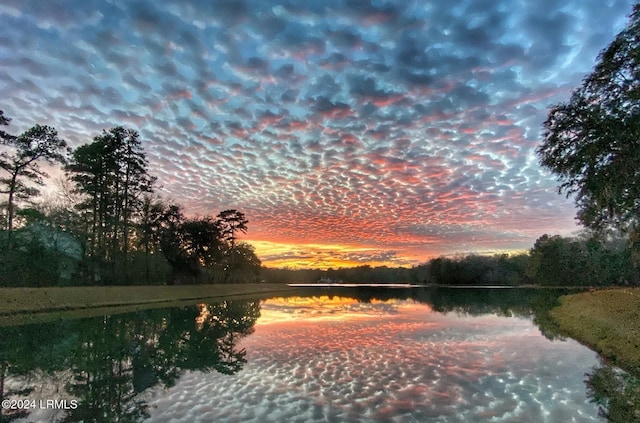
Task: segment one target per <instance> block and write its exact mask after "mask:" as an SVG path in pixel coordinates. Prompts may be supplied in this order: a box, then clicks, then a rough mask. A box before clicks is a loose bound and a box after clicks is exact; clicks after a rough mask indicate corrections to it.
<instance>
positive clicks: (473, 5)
mask: <svg viewBox="0 0 640 423" xmlns="http://www.w3.org/2000/svg"><path fill="white" fill-rule="evenodd" d="M632 3H633V2H632V1H631V0H621V1H609V2H607V1H602V0H584V1H583V0H568V1H566V0H563V1H560V0H544V1H538V2H513V1H510V0H496V1H491V2H477V1H471V0H465V1H460V2H455V4H454V3H452V2H450V1H448V0H438V1H429V2H423V1H409V0H407V1H405V0H398V1H386V0H384V1H375V2H374V1H371V2H369V1H348V0H326V1H315V2H304V1H302V2H289V1H273V0H266V1H265V0H238V1H228V0H212V1H163V2H153V1H150V0H143V1H139V2H128V1H124V2H115V1H114V2H111V1H98V0H96V1H87V0H82V1H80V0H64V1H63V0H51V1H36V0H6V1H3V2H2V4H1V5H0V39H2V42H1V43H0V60H1V61H2V67H1V68H0V92H1V93H2V105H1V106H0V107H1V109H2V110H3V111H4V113H5V115H6V116H8V117H10V118H12V122H11V125H10V126H9V127H7V130H8V131H9V132H11V133H19V132H21V131H23V130H25V129H26V128H28V127H31V126H33V125H34V124H47V125H51V126H54V127H55V128H56V129H57V130H58V132H59V134H60V135H61V136H62V137H63V138H65V139H67V140H68V142H69V144H70V145H71V146H72V147H77V146H78V145H80V144H84V143H87V142H90V141H91V140H92V138H93V137H94V136H96V135H98V134H99V133H100V131H101V130H102V129H105V128H110V127H114V126H117V125H122V126H126V127H130V128H133V129H135V130H137V131H139V132H140V135H141V137H140V139H141V140H142V142H143V147H144V149H145V151H146V152H147V155H148V158H149V161H150V172H151V173H152V174H154V175H155V176H157V177H158V186H159V187H160V188H159V189H158V192H159V194H161V195H162V196H163V197H164V198H166V199H171V200H174V201H176V202H177V203H180V204H182V205H183V206H184V208H185V211H186V212H187V213H188V214H190V215H194V216H195V215H200V216H202V215H213V216H215V215H216V214H217V213H218V212H219V211H221V210H225V209H237V210H241V211H242V212H243V213H244V214H245V215H246V217H247V218H248V220H249V225H248V226H249V232H248V234H247V235H246V236H245V239H244V240H245V241H248V242H250V243H251V244H253V245H254V246H255V247H256V251H257V253H258V256H259V257H260V258H261V260H262V261H263V264H265V265H267V266H270V267H291V268H305V267H314V268H322V269H326V268H329V267H334V268H336V267H350V266H358V265H364V264H368V265H372V266H378V265H387V266H412V265H417V264H420V263H423V262H425V261H426V260H428V259H429V258H432V257H434V256H438V255H446V254H454V253H471V252H478V253H495V252H509V251H515V250H524V249H528V248H531V246H532V245H533V243H534V241H535V239H536V238H538V237H539V236H541V235H542V234H544V233H549V234H561V235H567V234H570V233H572V232H574V231H575V230H576V229H577V227H576V225H575V223H574V215H575V209H574V206H573V203H572V200H571V199H566V198H564V197H563V196H559V195H558V194H557V189H556V186H557V183H556V181H555V179H554V178H553V177H552V176H551V175H549V174H548V173H545V172H543V171H542V169H541V168H540V166H539V165H538V161H537V158H536V156H535V149H536V147H537V145H539V143H540V141H541V134H540V128H541V124H542V122H543V121H544V119H545V117H546V114H547V110H548V106H549V105H550V104H553V103H557V102H559V101H564V100H566V99H567V98H568V97H569V96H570V93H571V90H572V89H573V88H575V87H577V86H578V85H579V84H580V82H581V80H582V78H583V76H584V75H585V74H586V73H588V72H589V71H590V70H591V68H592V66H593V64H594V63H595V60H596V57H597V55H598V53H599V51H600V50H601V49H603V48H604V47H605V46H606V45H607V44H608V43H609V42H610V41H611V40H612V39H613V37H614V35H615V34H616V33H617V32H618V31H620V29H621V28H622V27H623V26H624V24H625V22H626V15H627V14H628V13H629V12H630V11H631V5H632Z"/></svg>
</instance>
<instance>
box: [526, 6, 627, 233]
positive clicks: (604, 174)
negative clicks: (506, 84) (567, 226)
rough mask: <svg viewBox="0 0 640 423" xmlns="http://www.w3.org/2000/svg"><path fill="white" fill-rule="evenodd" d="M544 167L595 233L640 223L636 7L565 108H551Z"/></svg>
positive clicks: (542, 152)
mask: <svg viewBox="0 0 640 423" xmlns="http://www.w3.org/2000/svg"><path fill="white" fill-rule="evenodd" d="M537 153H538V154H539V156H540V162H541V164H542V166H544V167H546V168H547V169H549V170H551V171H552V172H554V173H555V174H556V175H557V176H558V180H559V181H560V182H561V185H560V188H559V190H560V192H565V193H566V194H567V196H569V195H575V199H576V205H577V206H578V209H579V211H578V219H579V220H580V221H581V222H582V223H583V224H584V225H585V226H587V227H590V228H593V229H598V230H600V229H607V228H615V229H622V230H629V231H631V233H632V234H633V233H634V232H635V233H637V230H638V224H639V223H640V221H639V218H640V4H636V5H635V6H634V7H633V12H632V13H631V19H630V22H629V24H628V26H627V27H626V28H625V29H624V30H623V31H622V32H620V33H619V34H618V35H617V36H616V38H615V39H614V40H613V42H611V44H610V45H609V46H608V47H607V48H606V49H605V50H604V51H602V52H601V53H600V55H599V56H598V62H597V64H596V66H595V68H594V70H593V72H592V73H591V74H590V75H588V76H587V77H586V78H585V79H584V81H583V84H582V86H581V87H580V88H578V89H577V90H575V91H574V92H573V93H572V96H571V99H570V100H569V101H568V102H566V103H561V104H558V105H555V106H553V107H552V108H551V110H550V112H549V116H548V118H547V120H546V121H545V123H544V142H543V144H542V145H541V146H540V147H539V148H538V150H537Z"/></svg>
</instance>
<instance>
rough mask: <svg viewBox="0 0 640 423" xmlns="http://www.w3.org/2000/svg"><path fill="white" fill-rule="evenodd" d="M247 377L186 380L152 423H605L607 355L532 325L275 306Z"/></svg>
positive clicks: (268, 311)
mask: <svg viewBox="0 0 640 423" xmlns="http://www.w3.org/2000/svg"><path fill="white" fill-rule="evenodd" d="M255 329H256V330H255V333H254V334H253V335H252V336H250V337H247V338H246V339H244V340H243V343H242V347H244V348H246V349H247V359H248V363H247V365H246V366H245V368H244V370H243V371H241V372H240V373H239V374H237V375H235V376H223V375H219V374H202V373H199V372H194V373H190V374H187V375H185V376H184V377H183V378H182V379H181V380H180V381H179V382H178V384H177V385H176V386H175V387H174V388H172V389H170V390H167V391H157V392H155V395H153V398H152V399H151V400H150V405H151V410H152V411H151V416H152V418H151V421H154V422H168V421H172V419H175V420H184V419H185V418H186V417H189V420H190V421H203V422H204V421H237V422H245V421H255V422H269V421H273V422H282V421H287V422H289V421H291V422H322V421H336V422H338V421H340V422H342V421H347V422H356V421H374V422H377V421H380V422H386V421H390V422H391V421H393V422H412V421H417V422H421V421H434V422H474V421H478V422H480V421H498V422H524V421H536V422H544V421H548V422H558V421H576V422H589V421H600V419H599V418H598V417H597V408H596V407H595V406H594V405H593V404H590V403H588V400H587V398H586V395H585V385H584V382H583V380H584V374H585V372H586V371H587V370H589V369H590V368H591V367H592V366H594V365H596V364H597V359H596V355H595V353H593V352H592V351H590V350H588V349H587V348H584V347H582V346H581V345H579V344H578V343H576V342H574V341H566V342H551V341H549V340H547V339H546V338H544V337H543V336H541V335H540V332H539V330H538V329H537V327H536V326H535V325H534V324H533V323H532V322H531V321H530V320H528V319H520V318H504V317H498V316H493V315H483V316H475V317H471V316H466V315H455V314H452V313H450V314H448V315H443V314H440V313H435V312H433V311H432V310H431V308H430V307H429V306H426V305H423V304H418V303H414V302H411V301H398V300H396V301H388V302H373V303H358V302H357V301H355V300H352V299H342V298H338V297H334V298H332V299H329V298H314V299H287V300H282V299H278V300H269V301H266V302H265V303H264V304H263V307H262V317H261V319H260V320H259V321H258V323H257V325H256V327H255Z"/></svg>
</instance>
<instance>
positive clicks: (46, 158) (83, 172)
mask: <svg viewBox="0 0 640 423" xmlns="http://www.w3.org/2000/svg"><path fill="white" fill-rule="evenodd" d="M0 117H1V118H2V119H1V123H2V124H3V125H8V124H9V122H10V119H9V118H8V117H5V116H4V114H3V113H2V112H1V111H0ZM0 137H1V139H2V144H3V145H4V146H5V149H4V151H3V152H2V153H1V155H0V168H1V169H2V170H3V171H4V172H3V174H2V178H1V179H0V186H1V187H2V188H1V189H2V191H1V192H2V193H4V194H6V195H7V196H6V198H7V201H6V203H5V204H4V207H3V208H2V210H3V212H4V216H3V219H2V222H3V227H2V232H0V251H1V252H0V267H1V268H2V269H3V272H2V274H1V275H0V286H5V287H8V286H68V285H130V284H136V285H144V284H174V283H180V284H195V283H237V282H255V281H256V280H257V277H258V272H259V269H260V264H261V263H260V260H259V259H258V258H257V256H256V254H255V252H254V249H253V247H252V246H251V245H249V244H247V243H245V242H241V241H238V235H239V234H241V233H246V231H247V223H248V221H247V219H246V217H245V215H244V214H243V213H242V212H240V211H238V210H233V209H229V210H223V211H221V212H220V213H218V214H217V215H216V216H202V217H189V218H188V217H186V216H185V210H184V209H183V207H181V206H180V205H179V204H175V203H173V202H170V201H166V200H163V199H161V198H160V197H159V196H158V195H156V194H155V192H154V184H155V183H156V178H155V177H153V176H152V175H151V173H150V170H149V166H148V161H147V159H146V155H145V153H144V151H143V148H142V142H141V140H140V137H139V134H138V132H136V131H135V130H132V129H128V128H123V127H115V128H111V129H109V130H104V131H103V132H102V133H101V134H99V135H97V136H96V137H95V138H94V139H93V141H92V142H91V143H88V144H84V145H81V146H79V147H77V148H76V149H69V148H68V147H67V143H66V142H65V140H63V139H61V138H60V137H59V136H58V133H57V131H56V130H55V129H54V128H52V127H49V126H42V125H35V126H34V127H32V128H31V129H28V130H27V131H25V132H24V133H22V134H20V135H11V134H9V133H7V132H6V131H0ZM43 165H48V166H50V167H51V166H60V167H61V168H62V169H63V170H64V175H65V178H63V179H62V180H60V181H59V185H60V188H61V189H60V191H61V194H59V195H57V196H56V197H55V198H51V197H50V196H49V197H46V196H42V195H40V191H39V189H38V188H39V187H41V186H42V185H44V182H45V178H46V177H47V176H48V175H47V173H46V172H45V171H44V170H43V167H42V166H43Z"/></svg>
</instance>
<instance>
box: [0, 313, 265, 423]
mask: <svg viewBox="0 0 640 423" xmlns="http://www.w3.org/2000/svg"><path fill="white" fill-rule="evenodd" d="M259 316H260V305H259V302H255V301H254V302H248V301H229V302H223V303H220V304H211V305H205V304H201V305H198V306H192V307H185V308H175V309H168V310H153V311H145V312H142V313H138V314H136V315H115V316H105V317H103V318H94V319H83V320H76V321H63V322H58V323H55V324H46V325H29V326H20V327H8V328H7V327H3V328H0V339H2V343H1V344H0V363H2V367H1V370H2V372H1V373H0V387H1V388H2V389H1V390H0V397H2V399H9V400H16V401H18V400H21V401H24V400H27V404H33V403H31V402H30V401H31V400H34V401H36V403H35V405H36V407H35V409H33V407H30V408H32V409H30V410H25V409H22V410H18V409H16V410H3V414H2V421H3V422H4V421H12V420H15V419H18V418H22V417H25V416H27V415H29V418H30V420H31V421H41V420H53V421H56V420H57V419H62V420H63V421H65V422H66V421H69V422H71V421H84V422H91V421H96V422H109V421H120V422H123V421H124V422H126V421H130V422H135V421H139V420H141V419H143V418H145V417H148V416H149V413H148V405H147V403H146V401H145V400H144V399H142V398H143V397H142V396H141V395H140V394H141V393H142V392H144V391H145V390H147V389H148V388H150V387H152V386H156V385H160V386H162V387H165V388H167V387H171V386H174V385H175V383H176V381H177V380H178V378H179V377H180V376H181V375H182V374H184V372H185V371H187V370H202V371H216V372H219V373H223V374H234V373H236V372H238V371H239V370H240V369H241V368H242V366H243V365H244V364H245V363H246V357H245V356H246V351H245V350H244V349H242V348H239V347H238V341H239V340H240V339H241V338H242V337H244V336H246V335H248V334H250V333H252V331H253V328H254V325H255V322H256V320H257V319H258V317H259ZM46 399H54V400H66V401H67V402H68V404H66V405H67V407H66V408H68V409H67V410H60V409H57V410H51V409H49V410H47V409H43V407H42V406H41V404H40V402H39V401H40V400H46ZM72 400H74V402H73V403H72V402H71V401H72ZM23 405H24V404H23ZM22 408H24V407H22Z"/></svg>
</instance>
